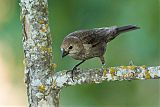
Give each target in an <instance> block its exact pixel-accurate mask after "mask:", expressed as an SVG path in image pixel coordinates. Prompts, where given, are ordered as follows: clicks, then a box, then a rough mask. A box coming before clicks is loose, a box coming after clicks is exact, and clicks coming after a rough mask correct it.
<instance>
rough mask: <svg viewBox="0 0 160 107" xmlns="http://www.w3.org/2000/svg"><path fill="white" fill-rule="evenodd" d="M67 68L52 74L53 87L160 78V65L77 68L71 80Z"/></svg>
mask: <svg viewBox="0 0 160 107" xmlns="http://www.w3.org/2000/svg"><path fill="white" fill-rule="evenodd" d="M66 72H68V71H67V70H64V71H61V72H57V73H55V75H54V76H53V81H54V82H53V83H54V87H56V88H57V89H58V88H60V89H61V88H63V87H66V86H72V85H77V84H86V83H87V84H89V83H96V84H99V83H102V82H103V81H122V80H147V79H159V78H160V66H155V67H146V66H145V65H143V66H135V65H132V66H119V67H109V68H106V69H88V70H80V69H79V70H77V71H76V73H75V75H74V77H73V80H74V81H73V80H72V78H71V73H66Z"/></svg>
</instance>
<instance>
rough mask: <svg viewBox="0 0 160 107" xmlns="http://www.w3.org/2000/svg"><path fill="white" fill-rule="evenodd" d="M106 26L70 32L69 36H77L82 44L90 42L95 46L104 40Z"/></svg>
mask: <svg viewBox="0 0 160 107" xmlns="http://www.w3.org/2000/svg"><path fill="white" fill-rule="evenodd" d="M107 30H109V29H107V28H95V29H89V30H79V31H75V32H73V33H71V34H70V35H69V36H76V37H78V38H79V39H80V40H81V41H82V43H83V44H91V45H92V46H95V45H97V44H99V43H101V42H103V41H105V35H106V32H107Z"/></svg>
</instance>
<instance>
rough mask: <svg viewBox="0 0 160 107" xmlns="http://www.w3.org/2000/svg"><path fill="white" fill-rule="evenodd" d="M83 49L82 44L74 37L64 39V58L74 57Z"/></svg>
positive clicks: (62, 47) (62, 46)
mask: <svg viewBox="0 0 160 107" xmlns="http://www.w3.org/2000/svg"><path fill="white" fill-rule="evenodd" d="M82 49H83V45H82V42H81V41H80V40H79V39H78V38H77V37H74V36H68V37H66V38H64V40H63V42H62V45H61V51H62V58H63V57H65V56H67V55H69V56H74V55H77V54H79V53H80V52H81V51H82Z"/></svg>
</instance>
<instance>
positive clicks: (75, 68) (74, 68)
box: [67, 60, 86, 81]
mask: <svg viewBox="0 0 160 107" xmlns="http://www.w3.org/2000/svg"><path fill="white" fill-rule="evenodd" d="M84 61H86V60H82V61H81V62H79V63H78V64H77V65H75V66H74V67H73V69H72V70H71V78H72V80H73V73H74V71H75V70H77V67H78V66H79V65H81V64H82V63H83V62H84ZM67 73H68V72H67ZM73 81H74V80H73Z"/></svg>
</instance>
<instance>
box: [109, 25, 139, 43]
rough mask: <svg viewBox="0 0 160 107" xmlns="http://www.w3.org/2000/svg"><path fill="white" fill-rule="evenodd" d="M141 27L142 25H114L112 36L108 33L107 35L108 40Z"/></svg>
mask: <svg viewBox="0 0 160 107" xmlns="http://www.w3.org/2000/svg"><path fill="white" fill-rule="evenodd" d="M139 28H140V27H137V26H135V25H127V26H122V27H116V26H113V27H111V29H110V32H112V35H110V37H109V36H108V35H107V36H106V38H107V39H106V42H110V41H111V40H113V39H114V38H115V37H117V36H118V35H119V34H121V33H124V32H128V31H132V30H136V29H139Z"/></svg>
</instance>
